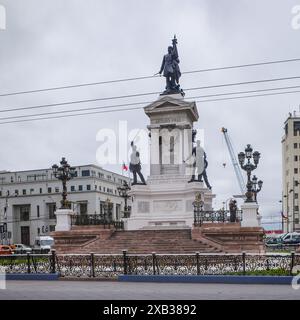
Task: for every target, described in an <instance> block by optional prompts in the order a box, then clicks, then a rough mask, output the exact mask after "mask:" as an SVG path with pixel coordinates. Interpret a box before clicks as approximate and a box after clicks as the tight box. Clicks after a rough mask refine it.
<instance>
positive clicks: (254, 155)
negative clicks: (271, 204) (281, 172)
mask: <svg viewBox="0 0 300 320" xmlns="http://www.w3.org/2000/svg"><path fill="white" fill-rule="evenodd" d="M238 158H239V163H240V166H241V168H242V169H243V170H245V171H246V172H247V186H246V187H247V192H246V201H245V202H255V199H254V198H253V195H254V192H253V182H252V180H251V172H252V171H253V170H255V169H256V168H257V165H258V163H259V159H260V153H259V152H258V151H255V152H253V149H252V147H251V145H250V144H248V145H247V147H246V149H245V152H240V153H239V154H238ZM251 159H253V163H251ZM245 161H246V163H245ZM261 185H262V184H261Z"/></svg>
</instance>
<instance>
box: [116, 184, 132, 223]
mask: <svg viewBox="0 0 300 320" xmlns="http://www.w3.org/2000/svg"><path fill="white" fill-rule="evenodd" d="M117 190H118V192H119V195H120V197H122V198H124V203H125V205H124V218H129V216H130V212H129V209H128V205H127V200H128V198H130V196H129V195H128V191H129V190H130V187H129V185H128V183H127V182H126V181H124V182H123V185H122V186H119V187H118V188H117Z"/></svg>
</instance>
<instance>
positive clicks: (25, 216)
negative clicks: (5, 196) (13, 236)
mask: <svg viewBox="0 0 300 320" xmlns="http://www.w3.org/2000/svg"><path fill="white" fill-rule="evenodd" d="M29 216H30V207H29V206H22V207H20V221H29Z"/></svg>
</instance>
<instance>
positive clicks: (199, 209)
mask: <svg viewBox="0 0 300 320" xmlns="http://www.w3.org/2000/svg"><path fill="white" fill-rule="evenodd" d="M203 205H204V202H203V201H202V199H201V194H200V193H196V196H195V201H194V202H193V207H194V225H197V224H200V226H201V225H202V218H203V217H202V214H203Z"/></svg>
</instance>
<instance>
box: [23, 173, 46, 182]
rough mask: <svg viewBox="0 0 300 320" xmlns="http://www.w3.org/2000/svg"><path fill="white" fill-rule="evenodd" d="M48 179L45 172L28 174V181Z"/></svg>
mask: <svg viewBox="0 0 300 320" xmlns="http://www.w3.org/2000/svg"><path fill="white" fill-rule="evenodd" d="M46 179H47V175H46V174H45V173H43V174H33V175H28V176H27V181H42V180H46Z"/></svg>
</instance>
